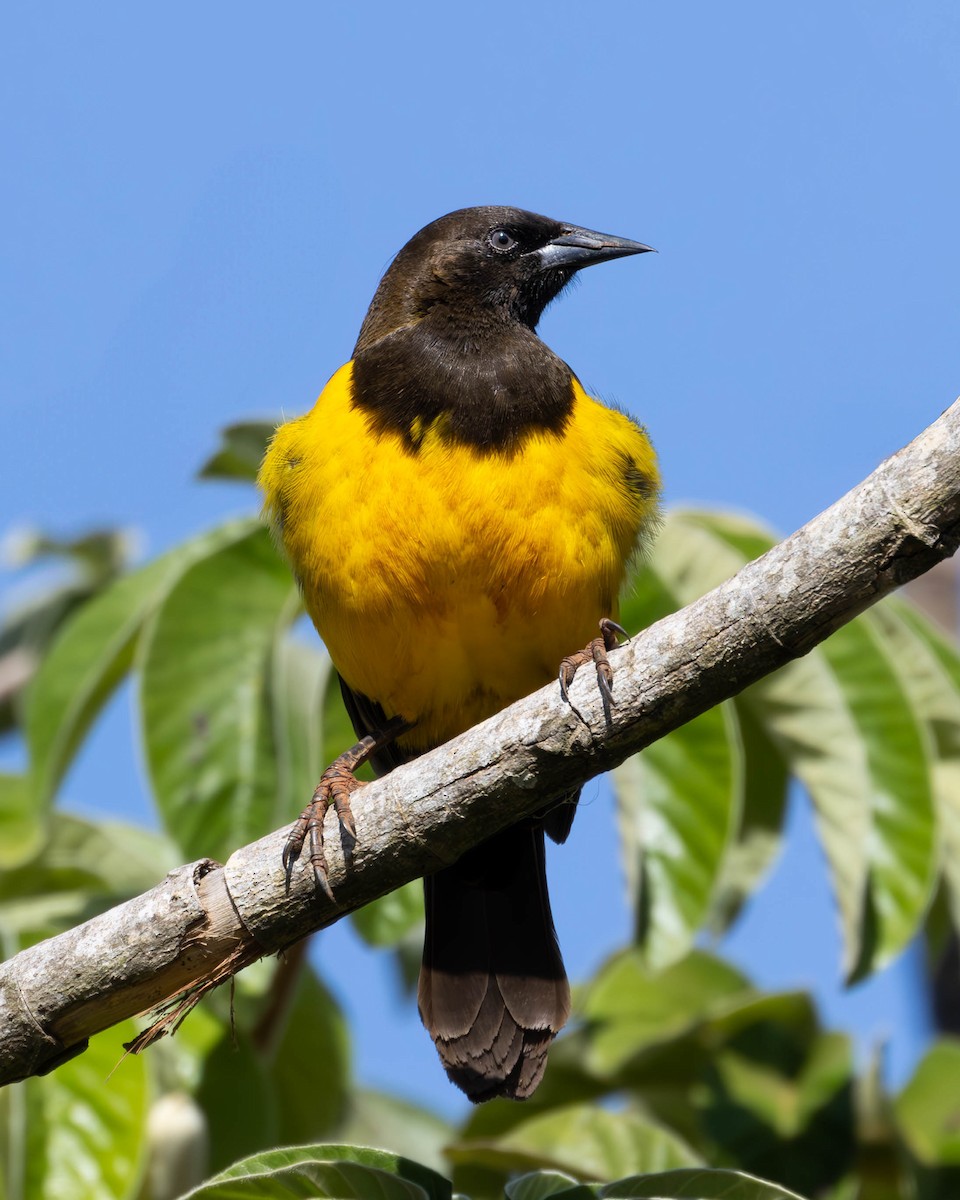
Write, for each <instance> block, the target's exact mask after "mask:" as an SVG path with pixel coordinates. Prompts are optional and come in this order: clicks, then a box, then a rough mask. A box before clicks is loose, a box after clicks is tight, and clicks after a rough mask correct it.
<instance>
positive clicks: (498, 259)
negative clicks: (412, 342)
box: [357, 206, 651, 351]
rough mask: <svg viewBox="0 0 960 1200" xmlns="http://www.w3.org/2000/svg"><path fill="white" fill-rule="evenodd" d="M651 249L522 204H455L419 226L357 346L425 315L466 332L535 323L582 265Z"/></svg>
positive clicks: (380, 294) (530, 326)
mask: <svg viewBox="0 0 960 1200" xmlns="http://www.w3.org/2000/svg"><path fill="white" fill-rule="evenodd" d="M650 249H651V247H650V246H644V245H643V244H642V243H640V242H633V241H630V240H629V239H627V238H621V237H615V236H613V235H612V234H606V233H596V232H594V231H593V230H590V229H582V228H580V227H579V226H577V225H568V224H565V223H564V222H562V221H554V220H551V219H550V218H549V217H542V216H539V215H538V214H536V213H531V212H525V211H524V210H523V209H520V208H508V207H502V206H487V207H483V208H462V209H458V210H457V211H456V212H452V213H447V215H446V216H445V217H440V218H439V219H438V220H436V221H432V222H431V223H430V224H429V225H427V226H425V227H424V228H423V229H421V230H420V232H419V233H417V234H415V235H414V237H412V238H411V239H410V241H409V242H407V244H406V245H405V246H404V247H403V249H402V250H401V251H400V253H399V254H398V255H397V257H396V258H395V259H394V260H393V262H392V263H391V265H390V267H389V268H388V270H387V272H386V274H385V275H384V277H383V279H382V280H381V282H380V286H379V288H378V289H377V292H376V295H375V296H374V298H373V301H372V303H371V305H370V309H369V311H368V312H367V316H366V319H365V320H364V323H363V328H362V329H361V331H360V338H359V340H358V342H357V351H361V350H364V349H366V348H368V347H369V346H371V345H373V344H374V343H375V342H377V341H379V339H380V338H382V337H384V336H386V335H387V334H389V333H393V332H395V331H396V330H398V329H401V328H404V327H407V326H410V325H415V324H418V323H419V322H421V321H424V320H428V321H430V322H431V323H432V324H436V325H437V326H438V327H439V328H443V327H448V328H450V329H451V330H457V331H459V332H461V333H463V332H468V331H470V330H471V329H476V330H477V332H483V331H487V330H489V329H490V328H491V327H492V326H496V325H498V324H503V323H515V324H521V325H525V326H526V327H527V328H528V329H535V328H536V325H537V322H538V321H539V320H540V316H541V314H542V313H543V310H544V309H545V308H546V306H547V305H548V304H549V303H550V301H551V300H553V299H554V297H555V296H557V295H558V294H559V293H560V291H561V290H562V289H563V288H564V287H565V286H566V285H567V284H568V283H569V282H570V280H571V279H572V278H573V276H574V274H575V273H576V272H577V271H579V270H581V269H582V268H583V267H588V266H591V265H592V264H593V263H599V262H606V261H607V260H608V259H611V258H621V257H623V256H624V255H628V254H643V253H644V252H645V251H647V250H650Z"/></svg>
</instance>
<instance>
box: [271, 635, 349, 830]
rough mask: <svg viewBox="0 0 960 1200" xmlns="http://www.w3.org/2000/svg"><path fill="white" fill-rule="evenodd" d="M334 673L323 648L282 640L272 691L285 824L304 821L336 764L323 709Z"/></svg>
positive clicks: (277, 647) (275, 660)
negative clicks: (328, 750) (328, 749)
mask: <svg viewBox="0 0 960 1200" xmlns="http://www.w3.org/2000/svg"><path fill="white" fill-rule="evenodd" d="M332 673H333V664H332V663H331V662H330V656H329V655H328V654H327V653H326V652H325V651H324V650H322V649H319V648H318V646H317V645H305V644H304V643H303V642H302V641H301V640H300V639H299V638H293V637H280V638H278V640H277V642H276V645H275V647H274V651H273V662H272V664H271V670H270V678H269V689H270V701H271V708H272V713H273V740H274V746H275V755H276V762H277V787H278V793H279V796H280V797H281V805H282V813H283V819H285V820H291V821H292V820H294V818H296V817H297V816H299V814H300V813H301V812H302V811H303V809H304V808H305V807H306V805H307V802H308V801H309V799H310V797H311V796H312V795H313V790H314V788H315V787H316V786H317V783H318V782H319V780H320V776H321V775H322V774H323V771H324V770H325V768H326V767H328V766H329V765H330V764H329V763H328V762H326V761H324V758H323V709H324V697H325V695H326V690H327V687H328V685H329V681H330V676H331V674H332Z"/></svg>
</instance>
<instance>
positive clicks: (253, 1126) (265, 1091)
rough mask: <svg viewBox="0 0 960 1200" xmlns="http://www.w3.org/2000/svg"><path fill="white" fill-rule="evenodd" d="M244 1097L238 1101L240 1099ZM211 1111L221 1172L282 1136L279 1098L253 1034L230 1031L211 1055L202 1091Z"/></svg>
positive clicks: (200, 1098)
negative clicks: (251, 1037) (245, 1154)
mask: <svg viewBox="0 0 960 1200" xmlns="http://www.w3.org/2000/svg"><path fill="white" fill-rule="evenodd" d="M238 1097H244V1100H243V1103H242V1104H238V1103H237V1098H238ZM197 1102H198V1104H199V1105H200V1107H201V1108H202V1109H203V1111H204V1112H205V1113H206V1114H207V1123H208V1127H209V1137H210V1164H211V1166H212V1167H213V1168H214V1169H215V1170H216V1169H218V1168H221V1167H223V1166H224V1165H225V1164H227V1163H231V1162H234V1161H236V1159H237V1157H238V1156H239V1155H241V1154H243V1153H244V1151H246V1153H248V1154H249V1153H250V1151H251V1150H261V1151H262V1150H266V1149H268V1148H269V1147H270V1146H274V1145H276V1143H277V1140H278V1125H279V1120H278V1097H277V1094H276V1088H275V1087H274V1086H273V1084H272V1081H271V1080H270V1078H269V1076H268V1073H267V1068H266V1066H265V1064H264V1063H263V1061H262V1059H261V1056H260V1055H259V1054H258V1053H257V1052H256V1050H255V1049H254V1047H253V1045H252V1044H251V1040H250V1037H249V1036H248V1035H245V1034H243V1033H240V1032H238V1031H235V1030H234V1029H232V1028H227V1029H224V1032H223V1035H222V1036H221V1038H220V1041H219V1042H218V1043H217V1045H216V1046H215V1047H214V1048H213V1050H212V1051H211V1052H210V1053H208V1054H207V1056H206V1058H205V1060H204V1063H203V1074H202V1078H201V1082H200V1087H199V1089H198V1091H197Z"/></svg>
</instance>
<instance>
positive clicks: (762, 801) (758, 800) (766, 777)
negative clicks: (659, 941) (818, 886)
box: [710, 697, 790, 934]
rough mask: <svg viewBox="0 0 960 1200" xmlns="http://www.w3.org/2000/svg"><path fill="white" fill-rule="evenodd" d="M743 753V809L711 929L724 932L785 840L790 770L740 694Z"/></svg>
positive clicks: (737, 700) (737, 705)
mask: <svg viewBox="0 0 960 1200" xmlns="http://www.w3.org/2000/svg"><path fill="white" fill-rule="evenodd" d="M733 707H734V710H735V712H736V714H737V725H738V727H739V730H740V742H741V746H742V753H743V773H744V781H743V809H742V812H741V815H740V827H739V829H738V830H737V834H736V838H735V840H734V842H733V844H732V845H731V846H730V847H729V848H728V850H727V855H726V858H725V860H724V864H723V870H722V873H721V878H720V882H719V884H718V886H717V890H716V896H715V902H714V910H713V912H712V914H711V919H710V928H711V931H712V932H713V933H715V934H720V933H722V932H723V931H724V930H725V929H726V928H727V927H728V926H729V925H730V924H731V923H732V922H733V921H734V920H735V919H736V917H737V915H738V913H739V912H740V909H741V908H742V907H743V905H744V904H745V903H746V901H747V900H748V899H749V898H750V896H751V895H752V894H753V893H754V892H755V891H756V889H757V888H758V887H759V886H760V884H761V882H762V881H763V878H764V876H765V875H766V873H767V872H768V871H769V870H770V868H771V866H772V865H773V863H774V861H775V860H776V858H777V855H778V854H779V852H780V846H781V844H782V842H783V820H784V815H785V812H786V806H787V791H788V785H789V782H790V773H789V771H788V770H787V764H786V762H785V760H784V757H783V755H782V754H781V753H780V751H779V750H778V749H777V747H776V746H775V745H774V743H773V741H772V740H771V739H770V737H769V736H768V734H767V733H766V731H765V730H764V729H763V727H762V726H761V725H760V723H759V722H758V721H757V719H756V717H755V715H754V714H753V711H752V710H751V708H750V706H749V705H747V704H743V703H742V702H741V699H740V697H736V698H735V699H734V700H733Z"/></svg>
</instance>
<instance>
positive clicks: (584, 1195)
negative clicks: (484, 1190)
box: [503, 1171, 599, 1200]
mask: <svg viewBox="0 0 960 1200" xmlns="http://www.w3.org/2000/svg"><path fill="white" fill-rule="evenodd" d="M503 1190H504V1192H505V1193H506V1196H507V1200H547V1198H548V1197H550V1196H556V1197H560V1196H562V1197H563V1200H593V1197H594V1196H595V1195H596V1194H597V1191H598V1190H599V1189H595V1188H590V1187H587V1186H586V1185H584V1184H582V1183H578V1182H577V1181H576V1179H574V1178H573V1176H572V1175H565V1174H564V1173H563V1172H562V1171H530V1172H529V1174H527V1175H520V1176H518V1177H517V1178H515V1179H511V1180H509V1182H508V1183H507V1185H506V1187H504V1189H503Z"/></svg>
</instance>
